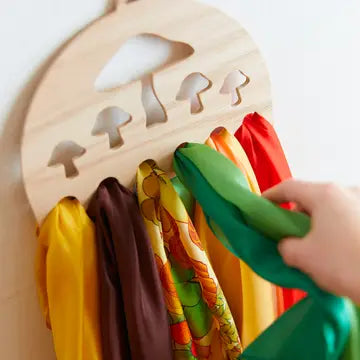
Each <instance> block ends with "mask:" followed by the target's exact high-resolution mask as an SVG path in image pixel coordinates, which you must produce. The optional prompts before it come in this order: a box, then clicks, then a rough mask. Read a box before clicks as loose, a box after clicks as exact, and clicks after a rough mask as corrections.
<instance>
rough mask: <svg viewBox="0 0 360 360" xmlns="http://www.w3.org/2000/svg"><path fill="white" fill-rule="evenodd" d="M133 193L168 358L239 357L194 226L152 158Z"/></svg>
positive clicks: (223, 303)
mask: <svg viewBox="0 0 360 360" xmlns="http://www.w3.org/2000/svg"><path fill="white" fill-rule="evenodd" d="M137 193H138V200H139V204H140V209H141V213H142V215H143V218H144V221H145V224H146V227H147V230H148V233H149V235H150V239H151V244H152V248H153V251H154V253H155V258H156V264H157V267H158V271H159V274H160V279H161V283H162V287H163V292H164V298H165V303H166V307H167V311H168V316H169V319H170V322H171V337H172V342H173V354H174V359H176V360H180V359H181V360H182V359H213V360H220V359H239V358H240V353H241V344H240V339H239V336H238V333H237V330H236V327H235V324H234V320H233V318H232V315H231V312H230V310H229V307H228V305H227V302H226V299H225V298H224V295H223V293H222V290H221V288H220V286H219V284H218V281H217V278H216V276H215V274H214V272H213V269H212V268H211V265H210V263H209V261H208V259H207V257H206V254H205V251H204V250H203V248H202V245H201V243H200V241H199V238H198V236H197V233H196V231H195V228H194V227H193V224H192V222H191V220H190V218H189V215H188V213H187V212H186V209H185V206H184V204H183V203H182V201H181V199H180V197H179V195H178V194H177V193H176V191H175V189H174V187H173V185H172V184H171V181H170V180H169V179H168V178H167V176H166V175H165V173H164V172H163V171H161V170H160V169H159V168H158V167H157V166H156V164H155V163H154V162H153V161H146V162H144V163H142V164H141V165H140V167H139V169H138V172H137Z"/></svg>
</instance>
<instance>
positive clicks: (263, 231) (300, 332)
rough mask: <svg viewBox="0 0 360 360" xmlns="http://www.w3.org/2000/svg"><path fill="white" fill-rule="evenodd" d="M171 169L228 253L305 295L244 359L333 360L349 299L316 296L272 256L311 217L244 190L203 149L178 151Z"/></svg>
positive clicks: (220, 160) (236, 176)
mask: <svg viewBox="0 0 360 360" xmlns="http://www.w3.org/2000/svg"><path fill="white" fill-rule="evenodd" d="M174 169H175V171H176V174H177V175H178V177H179V179H180V180H181V181H182V182H183V183H184V184H185V185H186V186H187V187H188V189H189V190H190V191H191V192H192V194H193V195H194V197H195V199H196V200H197V201H198V202H199V203H200V204H201V206H202V208H203V211H204V213H205V215H206V217H207V221H208V223H209V225H210V227H211V229H212V230H213V231H214V233H215V234H216V236H217V237H218V238H219V239H220V240H221V241H222V242H223V244H224V245H225V246H226V247H227V248H228V249H229V250H230V251H232V252H233V253H234V254H235V255H237V256H239V257H240V258H242V259H243V260H244V261H245V262H246V263H247V264H248V265H249V266H250V267H251V268H252V269H253V270H254V271H255V272H257V273H258V274H259V275H260V276H262V277H263V278H264V279H267V280H268V281H271V282H273V283H275V284H277V285H280V286H283V287H292V288H293V287H295V288H299V289H302V290H304V291H306V292H308V294H309V295H308V296H307V297H306V298H304V299H303V300H301V301H300V302H299V303H297V304H296V305H294V306H293V307H291V308H290V309H289V310H288V311H287V312H285V313H284V314H283V315H282V316H281V317H280V318H279V319H278V320H277V321H275V323H273V324H272V325H271V326H270V327H269V328H268V329H266V330H265V331H264V332H263V333H262V334H261V335H260V336H259V337H258V338H257V339H256V340H255V341H254V342H253V343H252V344H250V345H249V346H248V347H247V348H246V349H245V351H244V353H243V355H242V358H243V359H272V360H275V359H276V360H282V359H284V360H285V359H286V360H288V359H291V360H303V359H309V360H311V359H314V360H315V359H316V360H337V359H339V357H340V355H341V354H342V352H343V350H344V346H345V344H346V342H347V340H348V336H349V332H350V326H351V324H350V321H351V312H350V307H349V305H348V303H347V301H346V300H345V299H342V298H339V297H336V296H333V295H330V294H328V293H326V292H324V291H322V290H320V289H319V288H318V287H317V286H316V284H315V283H314V282H313V281H312V280H311V279H310V278H309V277H308V276H307V275H305V274H303V273H302V272H300V271H298V270H296V269H294V268H290V267H288V266H287V265H286V264H285V263H284V262H283V260H282V258H281V256H280V254H279V252H278V250H277V244H276V242H277V241H278V240H280V239H282V238H284V237H287V236H296V237H303V236H304V235H305V234H306V233H307V232H308V231H309V229H310V219H309V218H308V217H307V216H306V215H304V214H301V213H296V212H291V211H288V210H285V209H283V208H280V207H278V206H276V205H274V204H272V203H271V202H269V201H267V200H266V199H263V198H261V197H259V196H257V195H255V194H253V193H252V192H250V191H249V188H248V185H247V182H246V179H245V177H244V175H243V174H242V173H241V171H240V170H239V169H238V168H237V167H236V166H235V165H234V164H233V163H232V162H231V161H229V160H228V159H226V158H225V157H224V156H222V155H221V154H219V153H217V152H216V151H214V150H213V149H211V148H209V147H208V146H205V145H200V144H186V145H184V146H183V147H181V148H178V149H177V151H176V152H175V157H174ZM219 172H220V173H221V174H222V176H221V177H219V176H218V174H219ZM299 241H300V240H299Z"/></svg>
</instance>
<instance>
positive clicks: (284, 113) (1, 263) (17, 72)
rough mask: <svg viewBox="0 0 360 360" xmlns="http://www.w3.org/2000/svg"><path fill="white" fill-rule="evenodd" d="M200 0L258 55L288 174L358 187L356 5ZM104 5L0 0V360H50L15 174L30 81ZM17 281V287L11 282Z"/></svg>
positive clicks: (98, 1)
mask: <svg viewBox="0 0 360 360" xmlns="http://www.w3.org/2000/svg"><path fill="white" fill-rule="evenodd" d="M143 1H145V0H143ZM148 1H150V0H148ZM169 1H170V0H169ZM177 1H181V0H177ZM203 1H204V2H207V3H209V4H213V5H215V6H218V7H219V8H222V9H223V10H224V11H225V12H227V13H229V14H230V15H231V16H234V17H236V18H238V19H239V21H241V23H242V25H243V26H245V27H246V28H247V30H248V31H249V33H250V34H251V35H252V36H253V38H254V39H255V40H256V41H257V43H258V45H259V47H260V49H261V50H262V52H263V55H264V57H265V60H266V62H267V64H268V67H269V71H270V76H271V79H272V86H273V98H274V119H275V122H276V128H277V130H278V133H279V136H280V138H281V140H282V143H283V146H284V148H285V151H286V153H287V155H288V159H289V162H290V165H291V167H292V169H293V172H294V174H295V176H297V177H300V178H304V179H313V180H331V181H339V182H342V183H345V184H360V171H359V164H358V158H357V155H358V154H360V141H359V130H360V125H359V119H358V114H357V110H358V104H359V94H358V83H359V82H360V50H359V49H360V43H359V39H360V27H359V26H358V24H359V21H360V2H359V1H357V0H347V1H338V0H317V1H313V0H311V1H310V0H303V1H296V2H295V1H288V0H272V1H269V0H255V1H254V0H241V1H239V0H206V1H205V0H203ZM104 8H105V2H104V0H77V1H74V0H58V1H55V0H50V1H49V0H31V1H29V0H16V1H14V0H0V20H1V21H0V44H1V51H0V54H1V56H0V80H1V81H0V131H1V138H0V173H1V180H0V181H1V183H0V185H1V186H0V198H1V201H0V214H1V216H0V246H1V248H3V244H4V243H5V242H13V243H14V244H15V245H16V246H14V248H15V250H14V252H13V253H5V252H4V251H1V252H0V289H1V290H0V309H1V310H0V349H1V357H2V358H4V359H8V360H17V359H19V360H20V359H21V360H23V359H34V360H35V359H36V360H42V359H46V360H48V359H52V358H53V355H52V350H51V338H50V336H49V333H48V332H47V331H46V329H45V327H44V325H43V321H42V318H41V316H40V312H39V308H38V304H37V298H36V294H35V288H34V280H33V259H34V249H35V244H36V243H35V238H34V235H33V234H34V222H33V219H32V218H31V213H30V211H29V207H28V204H27V200H26V197H25V194H24V190H23V186H22V183H21V173H20V168H19V143H20V136H21V129H22V123H23V120H24V114H25V112H26V107H27V105H28V103H29V97H30V95H31V93H32V91H33V89H34V87H35V85H36V83H37V81H38V76H36V75H35V74H36V73H38V74H39V72H38V71H37V70H38V69H40V68H41V66H42V64H43V63H44V62H45V61H46V59H47V58H48V57H49V55H50V54H52V53H53V51H54V50H55V49H56V48H57V47H58V46H60V45H61V44H62V43H63V41H65V40H66V39H68V38H69V37H70V36H71V35H72V34H74V33H75V32H76V31H77V30H79V29H80V28H81V27H82V26H84V25H85V24H87V23H88V22H89V21H91V20H92V19H94V18H96V17H97V16H99V15H100V14H101V13H102V11H103V9H104ZM209 36H211V34H209ZM34 76H35V77H34ZM14 278H15V279H17V284H20V290H19V287H18V288H17V290H16V291H15V287H14V281H13V280H11V281H10V280H9V279H14ZM29 289H31V291H29Z"/></svg>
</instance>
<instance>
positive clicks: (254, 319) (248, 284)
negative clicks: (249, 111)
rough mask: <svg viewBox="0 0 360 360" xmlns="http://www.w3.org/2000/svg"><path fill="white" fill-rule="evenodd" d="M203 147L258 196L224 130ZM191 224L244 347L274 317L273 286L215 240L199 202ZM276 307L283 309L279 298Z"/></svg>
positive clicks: (242, 155) (234, 144)
mask: <svg viewBox="0 0 360 360" xmlns="http://www.w3.org/2000/svg"><path fill="white" fill-rule="evenodd" d="M206 145H208V146H210V147H212V148H213V149H216V150H217V151H218V152H220V153H222V154H223V155H224V156H226V157H227V158H228V159H230V160H231V161H232V162H233V163H234V164H235V165H236V166H237V167H238V168H239V169H241V171H242V172H243V174H244V176H245V178H246V181H247V183H248V185H249V187H250V189H251V191H252V192H254V193H257V194H259V193H260V190H259V187H258V185H257V182H256V178H255V175H254V172H253V171H252V168H251V165H250V163H249V161H248V159H247V157H246V154H245V152H244V150H243V149H242V148H241V146H240V144H239V143H238V141H237V140H236V139H235V137H233V136H232V135H231V134H230V133H229V132H227V130H226V129H224V128H218V129H216V130H215V131H213V132H212V134H211V136H210V138H209V139H208V140H207V141H206ZM214 166H215V165H214ZM218 174H219V175H220V174H221V172H218ZM194 224H195V228H196V230H197V232H198V234H199V238H200V240H201V243H202V244H203V246H204V248H205V250H206V253H207V255H208V258H209V260H210V263H211V265H212V267H213V269H214V272H215V274H216V276H217V278H218V280H219V283H220V286H221V288H222V290H223V292H224V295H225V297H226V300H227V302H228V304H229V306H230V309H231V313H232V314H233V316H234V320H235V323H236V326H237V329H238V331H239V332H240V337H241V342H242V344H243V346H244V347H246V346H248V345H249V344H250V343H251V342H252V341H254V340H255V338H257V337H258V336H259V335H260V334H261V333H262V332H263V331H264V330H265V329H266V328H267V327H268V326H269V325H270V324H271V323H272V322H273V321H274V320H275V318H276V313H277V311H275V310H277V309H276V300H277V296H275V295H276V294H275V286H274V285H272V284H270V283H269V282H268V281H266V280H264V279H262V278H261V277H260V276H259V275H257V274H256V273H254V271H253V270H251V269H250V268H249V266H248V265H247V264H246V263H245V262H243V261H242V260H240V259H239V258H238V257H236V256H235V255H234V254H233V253H232V252H231V251H229V250H228V249H227V248H226V247H225V246H224V245H223V244H222V243H221V242H220V241H219V240H218V239H217V238H216V237H215V235H214V234H213V233H212V231H211V229H210V228H209V226H208V224H207V222H206V219H205V216H204V214H203V212H202V209H201V207H200V206H199V204H198V203H197V204H196V210H195V221H194ZM230 274H231V276H230ZM279 289H280V296H282V291H281V288H279ZM278 306H279V308H280V310H283V303H282V299H281V298H280V299H279V304H278Z"/></svg>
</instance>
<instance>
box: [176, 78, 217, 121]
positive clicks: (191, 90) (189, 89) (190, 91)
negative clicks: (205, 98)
mask: <svg viewBox="0 0 360 360" xmlns="http://www.w3.org/2000/svg"><path fill="white" fill-rule="evenodd" d="M211 85H212V84H211V81H210V80H209V79H208V78H206V77H205V76H204V75H203V74H201V73H199V72H196V73H191V74H190V75H188V76H187V77H186V78H185V79H184V81H183V82H182V83H181V87H180V90H179V92H178V94H177V95H176V100H190V104H191V107H190V109H191V113H192V114H197V113H199V112H201V111H202V110H203V108H204V107H203V104H202V102H201V98H200V94H201V93H203V92H204V91H206V90H208V89H210V87H211Z"/></svg>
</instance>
